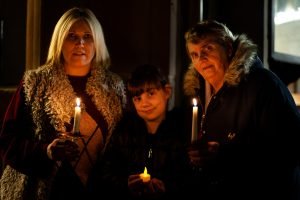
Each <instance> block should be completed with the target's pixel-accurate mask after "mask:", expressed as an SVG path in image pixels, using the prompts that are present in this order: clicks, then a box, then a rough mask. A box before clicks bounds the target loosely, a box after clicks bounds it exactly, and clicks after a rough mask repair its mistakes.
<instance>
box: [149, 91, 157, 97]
mask: <svg viewBox="0 0 300 200" xmlns="http://www.w3.org/2000/svg"><path fill="white" fill-rule="evenodd" d="M155 93H156V89H150V90H148V91H147V95H148V97H152V96H153V95H155Z"/></svg>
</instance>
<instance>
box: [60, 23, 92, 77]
mask: <svg viewBox="0 0 300 200" xmlns="http://www.w3.org/2000/svg"><path fill="white" fill-rule="evenodd" d="M62 54H63V57H64V66H65V70H66V72H67V74H69V75H86V74H87V73H88V72H89V71H90V68H91V62H92V60H93V58H94V56H95V45H94V39H93V35H92V32H91V29H90V27H89V25H88V24H87V23H86V22H85V21H83V20H79V21H77V22H75V23H74V24H73V25H72V26H71V28H70V30H69V33H68V35H67V37H66V39H65V40H64V43H63V46H62Z"/></svg>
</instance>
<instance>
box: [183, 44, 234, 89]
mask: <svg viewBox="0 0 300 200" xmlns="http://www.w3.org/2000/svg"><path fill="white" fill-rule="evenodd" d="M187 49H188V53H189V55H190V58H191V60H192V62H193V65H194V67H195V69H196V70H197V71H198V72H199V73H200V74H201V76H203V78H204V79H205V80H207V81H208V82H209V83H210V84H211V85H212V86H213V88H214V89H215V90H216V91H217V90H219V89H220V88H221V87H222V85H223V82H224V75H225V71H226V69H227V68H228V65H229V60H228V57H229V55H227V54H228V53H227V52H226V50H225V48H224V47H223V46H221V45H220V44H218V43H216V42H215V41H213V40H211V39H205V40H202V41H201V42H199V43H197V44H194V43H188V44H187Z"/></svg>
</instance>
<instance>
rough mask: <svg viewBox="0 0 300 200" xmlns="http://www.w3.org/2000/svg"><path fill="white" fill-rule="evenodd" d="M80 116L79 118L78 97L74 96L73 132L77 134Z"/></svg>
mask: <svg viewBox="0 0 300 200" xmlns="http://www.w3.org/2000/svg"><path fill="white" fill-rule="evenodd" d="M80 118H81V107H80V98H76V106H75V114H74V124H73V134H78V133H79V125H80Z"/></svg>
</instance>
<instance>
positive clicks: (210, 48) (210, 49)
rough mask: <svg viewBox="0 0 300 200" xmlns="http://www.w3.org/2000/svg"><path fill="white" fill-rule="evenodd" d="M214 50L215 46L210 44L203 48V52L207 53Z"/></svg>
mask: <svg viewBox="0 0 300 200" xmlns="http://www.w3.org/2000/svg"><path fill="white" fill-rule="evenodd" d="M213 49H214V46H213V45H212V44H208V45H205V46H204V47H203V51H205V52H210V51H212V50H213Z"/></svg>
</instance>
